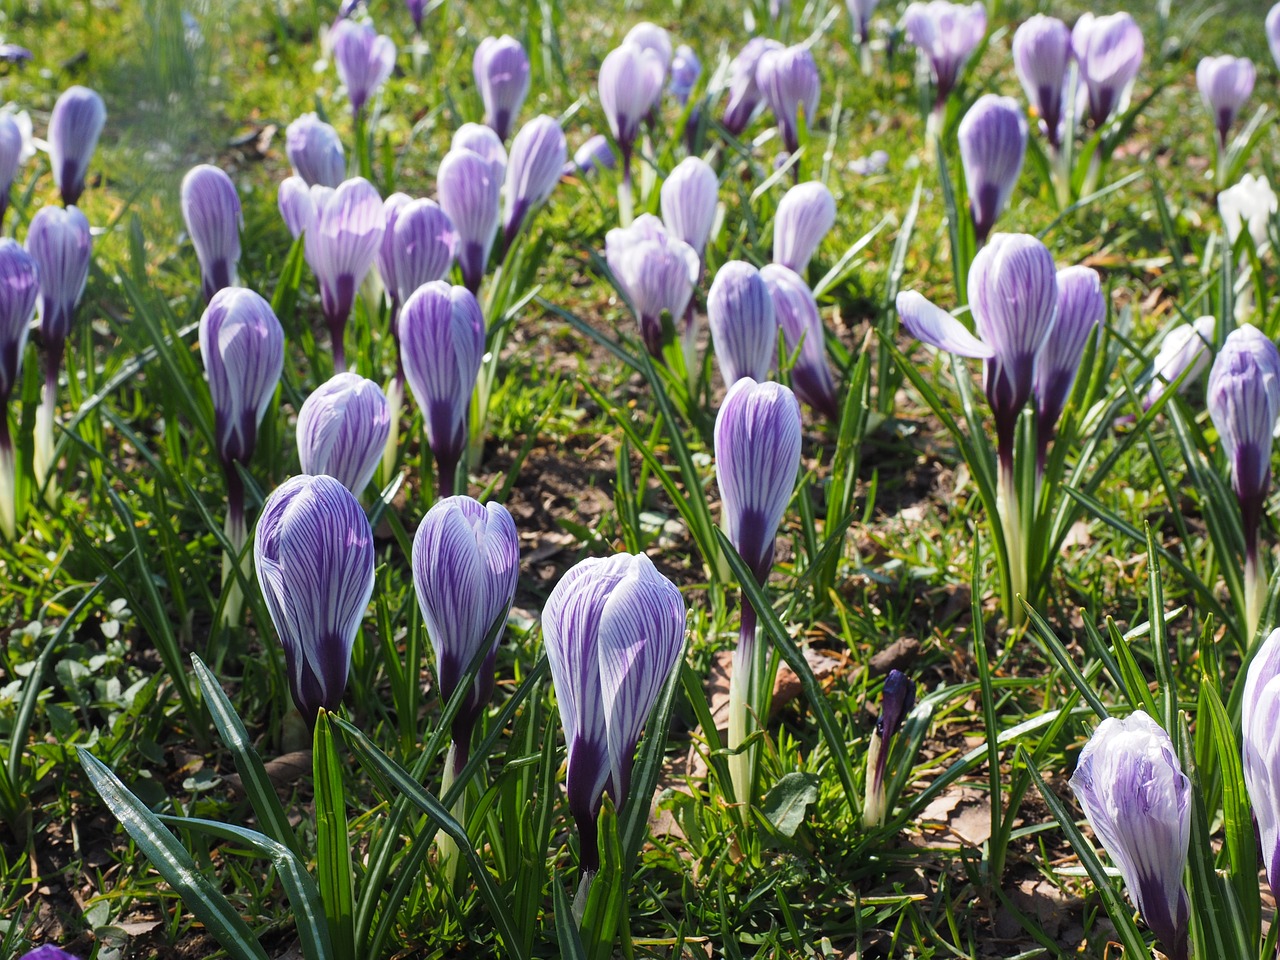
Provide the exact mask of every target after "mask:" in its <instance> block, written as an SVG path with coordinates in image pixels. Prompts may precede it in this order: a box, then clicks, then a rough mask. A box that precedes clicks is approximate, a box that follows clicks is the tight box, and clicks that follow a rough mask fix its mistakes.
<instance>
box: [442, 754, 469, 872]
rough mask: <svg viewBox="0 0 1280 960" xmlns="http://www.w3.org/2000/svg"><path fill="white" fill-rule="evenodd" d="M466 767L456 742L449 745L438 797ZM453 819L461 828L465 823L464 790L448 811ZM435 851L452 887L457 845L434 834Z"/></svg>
mask: <svg viewBox="0 0 1280 960" xmlns="http://www.w3.org/2000/svg"><path fill="white" fill-rule="evenodd" d="M465 765H466V756H465V754H463V753H462V752H461V751H459V749H458V744H457V741H453V742H451V743H450V744H449V753H448V755H447V756H446V757H445V760H444V776H443V777H441V779H440V796H441V797H445V796H447V795H448V793H449V791H450V790H451V789H452V788H453V784H454V781H455V780H456V779H457V777H458V774H459V773H461V772H462V767H463V766H465ZM450 812H451V813H452V814H453V819H455V820H457V821H458V823H460V824H462V825H463V827H465V826H466V823H467V794H466V791H465V790H464V791H463V792H462V794H461V795H460V796H459V797H458V800H457V802H456V803H455V804H454V805H453V809H452V810H451V811H450ZM436 850H437V859H438V861H439V864H440V870H441V872H442V873H443V874H444V878H445V882H446V883H447V884H448V885H449V886H450V887H452V886H453V880H454V877H455V876H457V873H458V844H457V843H456V842H455V841H454V839H453V837H451V836H449V835H448V834H447V833H445V832H444V831H443V830H441V831H439V832H438V833H437V834H436Z"/></svg>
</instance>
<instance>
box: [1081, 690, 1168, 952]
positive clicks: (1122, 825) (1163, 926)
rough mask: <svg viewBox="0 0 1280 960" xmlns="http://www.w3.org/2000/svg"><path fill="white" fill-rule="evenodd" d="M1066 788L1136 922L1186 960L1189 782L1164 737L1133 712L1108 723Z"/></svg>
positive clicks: (1157, 727) (1084, 752) (1091, 741)
mask: <svg viewBox="0 0 1280 960" xmlns="http://www.w3.org/2000/svg"><path fill="white" fill-rule="evenodd" d="M1071 789H1072V791H1073V792H1074V793H1075V795H1076V800H1078V801H1079V803H1080V807H1081V809H1082V810H1084V815H1085V817H1086V818H1087V819H1088V821H1089V826H1091V827H1093V832H1094V834H1095V835H1096V836H1097V838H1098V839H1099V840H1100V841H1102V846H1103V847H1104V848H1105V849H1106V851H1107V855H1108V856H1109V857H1111V862H1112V863H1114V864H1115V865H1116V866H1117V867H1118V868H1119V869H1120V875H1121V876H1122V877H1123V878H1124V885H1125V887H1126V889H1128V891H1129V896H1130V898H1132V900H1133V902H1134V905H1135V906H1136V907H1137V908H1138V913H1140V914H1141V915H1142V919H1143V920H1145V921H1146V923H1147V926H1149V927H1150V928H1151V929H1152V931H1154V933H1155V935H1156V938H1157V939H1158V940H1159V941H1160V945H1161V946H1162V947H1163V948H1164V951H1165V952H1166V953H1167V954H1168V955H1169V956H1170V957H1171V958H1172V960H1186V958H1187V921H1188V912H1189V910H1188V903H1187V891H1186V889H1185V888H1184V887H1183V885H1182V873H1183V871H1184V870H1185V868H1186V865H1187V847H1188V845H1189V843H1190V839H1191V781H1190V780H1189V779H1188V778H1187V775H1186V774H1184V773H1183V772H1182V767H1181V765H1179V763H1178V758H1177V755H1176V754H1175V753H1174V750H1173V743H1172V741H1170V739H1169V735H1168V734H1167V733H1165V732H1164V730H1162V729H1161V728H1160V725H1159V724H1158V723H1156V722H1155V721H1154V720H1152V719H1151V717H1149V716H1148V715H1147V714H1146V713H1144V712H1143V711H1141V710H1136V711H1134V712H1133V713H1132V714H1130V715H1129V716H1128V717H1126V718H1124V719H1123V720H1122V719H1120V718H1118V717H1108V718H1107V719H1106V720H1103V721H1102V723H1100V724H1098V728H1097V729H1096V730H1095V731H1094V732H1093V736H1091V737H1090V738H1089V742H1088V743H1086V744H1085V746H1084V749H1083V750H1082V751H1080V762H1079V763H1078V764H1077V765H1076V772H1075V773H1073V774H1072V775H1071Z"/></svg>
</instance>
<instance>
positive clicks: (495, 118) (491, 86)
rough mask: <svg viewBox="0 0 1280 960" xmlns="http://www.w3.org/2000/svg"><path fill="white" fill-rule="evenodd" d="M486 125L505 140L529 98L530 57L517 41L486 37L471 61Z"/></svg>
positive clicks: (505, 37) (504, 37)
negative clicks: (525, 100)
mask: <svg viewBox="0 0 1280 960" xmlns="http://www.w3.org/2000/svg"><path fill="white" fill-rule="evenodd" d="M471 73H472V75H473V76H474V77H475V81H476V89H477V90H479V91H480V99H481V100H483V101H484V122H485V123H487V124H488V125H489V126H490V127H492V128H493V130H494V132H495V133H497V134H498V138H499V139H501V140H506V139H507V137H508V136H510V135H511V128H512V125H513V124H514V123H515V119H516V116H517V115H519V113H520V107H521V106H522V105H523V104H524V98H525V97H526V96H528V94H529V57H528V56H527V55H526V54H525V52H524V47H522V46H521V45H520V41H519V40H517V39H516V38H515V37H510V36H506V35H503V36H501V37H485V38H484V39H483V40H481V41H480V45H479V46H478V47H476V53H475V56H474V57H473V58H472V60H471Z"/></svg>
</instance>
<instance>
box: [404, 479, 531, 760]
mask: <svg viewBox="0 0 1280 960" xmlns="http://www.w3.org/2000/svg"><path fill="white" fill-rule="evenodd" d="M412 565H413V588H414V592H415V593H417V595H418V607H419V609H421V610H422V622H423V625H424V626H425V627H426V630H427V638H428V639H429V640H430V641H431V647H432V649H433V650H434V651H435V657H436V682H437V684H438V687H439V692H440V698H441V700H442V701H443V702H448V701H449V699H450V698H451V697H453V695H454V691H456V690H457V688H458V684H459V683H461V682H462V680H463V677H464V676H465V674H466V672H467V667H469V666H470V665H471V662H472V661H473V660H474V659H475V658H476V657H477V656H478V655H479V653H480V651H481V650H482V649H485V648H486V647H487V650H488V652H487V653H486V655H485V658H484V661H483V662H482V663H481V664H480V668H479V670H478V671H477V672H476V675H475V680H474V681H473V682H472V685H471V689H470V690H469V691H468V693H467V698H466V700H464V701H463V704H462V707H461V708H460V709H459V710H458V713H457V715H456V716H455V717H454V719H453V728H452V733H453V744H454V750H453V762H454V772H455V773H456V772H458V771H460V770H461V769H462V768H463V767H465V766H466V764H467V758H468V755H469V753H470V749H471V731H472V730H473V729H474V728H475V725H476V721H477V720H479V719H480V715H481V713H483V712H484V707H485V704H487V703H488V702H489V698H490V697H492V696H493V681H494V677H493V663H494V659H495V658H496V656H497V653H498V643H499V642H500V641H501V640H502V633H503V629H504V628H505V627H506V621H507V612H508V611H509V610H510V609H511V600H512V598H513V597H514V596H515V592H516V581H517V579H518V578H519V575H520V535H519V534H518V533H517V532H516V524H515V521H514V520H512V519H511V514H510V513H508V512H507V508H506V507H504V506H502V505H501V504H499V503H488V504H482V503H480V502H479V501H478V500H472V499H471V498H470V497H446V498H445V499H443V500H440V501H438V502H437V503H436V504H435V506H433V507H432V508H431V509H430V510H428V511H427V515H426V516H425V517H423V518H422V523H421V524H420V525H419V527H418V532H417V534H415V535H414V538H413V558H412Z"/></svg>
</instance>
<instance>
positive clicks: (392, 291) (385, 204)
mask: <svg viewBox="0 0 1280 960" xmlns="http://www.w3.org/2000/svg"><path fill="white" fill-rule="evenodd" d="M412 202H413V198H412V197H411V196H409V195H408V194H407V193H393V194H392V195H391V196H389V197H387V199H385V200H383V201H382V242H381V243H379V244H378V275H379V276H380V277H382V286H383V288H384V289H385V290H386V292H387V297H388V298H389V299H390V301H391V310H392V313H393V314H394V313H396V312H397V311H399V309H400V304H401V303H403V302H404V301H403V300H402V299H401V297H400V295H399V289H400V285H399V283H398V281H397V278H396V221H397V220H398V219H399V217H400V211H401V210H403V209H404V208H405V207H407V206H408V205H409V204H410V203H412ZM431 279H432V280H438V279H439V277H432V278H431Z"/></svg>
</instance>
